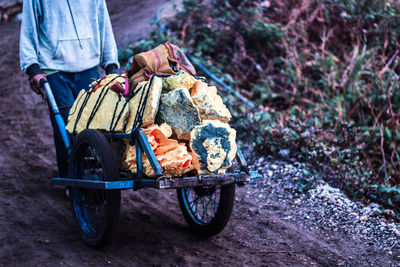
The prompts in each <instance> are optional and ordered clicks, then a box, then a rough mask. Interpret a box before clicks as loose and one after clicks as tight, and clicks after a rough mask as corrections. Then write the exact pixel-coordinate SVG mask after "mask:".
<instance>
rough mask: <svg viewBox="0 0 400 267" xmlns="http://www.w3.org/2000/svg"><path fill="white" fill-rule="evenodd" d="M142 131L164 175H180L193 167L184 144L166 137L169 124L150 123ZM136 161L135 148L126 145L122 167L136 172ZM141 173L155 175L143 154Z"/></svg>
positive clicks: (169, 134) (170, 130)
mask: <svg viewBox="0 0 400 267" xmlns="http://www.w3.org/2000/svg"><path fill="white" fill-rule="evenodd" d="M143 132H144V134H145V135H146V137H147V139H148V141H149V143H150V146H151V149H152V150H153V152H154V155H155V156H156V158H157V160H158V162H159V163H160V165H161V168H162V170H163V174H164V175H165V176H181V175H183V174H185V173H186V172H188V171H190V170H192V169H193V166H192V164H191V162H192V156H191V155H190V154H189V153H188V151H187V148H186V146H185V144H183V143H178V141H176V140H173V139H169V138H168V137H170V136H171V135H172V129H171V127H170V126H169V125H167V124H165V123H164V124H162V125H160V126H158V125H152V126H150V127H148V128H146V129H143ZM136 163H137V162H136V148H135V147H134V146H129V145H128V147H127V149H126V151H125V155H124V159H123V166H122V167H123V168H124V169H127V170H129V171H131V172H137V166H136ZM143 173H144V174H145V175H147V176H150V177H154V176H155V173H154V171H153V168H152V167H151V164H150V161H149V160H148V158H147V157H146V155H143Z"/></svg>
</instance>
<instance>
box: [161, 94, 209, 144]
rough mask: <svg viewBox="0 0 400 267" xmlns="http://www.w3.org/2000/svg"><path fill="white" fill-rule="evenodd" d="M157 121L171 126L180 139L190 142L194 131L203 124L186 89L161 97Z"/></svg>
mask: <svg viewBox="0 0 400 267" xmlns="http://www.w3.org/2000/svg"><path fill="white" fill-rule="evenodd" d="M157 120H158V122H165V123H166V124H168V125H169V126H171V128H172V129H173V130H174V131H175V133H176V135H177V137H178V139H183V140H190V132H191V131H192V129H193V128H194V127H195V126H197V125H200V124H201V121H200V116H199V111H198V110H197V107H196V106H195V105H194V103H193V101H192V99H191V98H190V94H189V90H188V89H186V88H180V89H176V90H172V91H171V92H169V93H166V94H162V95H161V101H160V107H159V112H158V119H157Z"/></svg>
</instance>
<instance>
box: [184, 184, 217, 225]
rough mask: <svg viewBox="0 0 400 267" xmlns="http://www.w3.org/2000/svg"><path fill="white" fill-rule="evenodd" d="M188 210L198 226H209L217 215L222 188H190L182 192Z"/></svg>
mask: <svg viewBox="0 0 400 267" xmlns="http://www.w3.org/2000/svg"><path fill="white" fill-rule="evenodd" d="M181 193H182V197H183V202H184V205H185V206H186V210H187V211H188V213H189V215H190V216H191V218H192V220H193V221H194V222H195V223H197V224H198V225H207V224H209V223H211V222H212V220H213V219H214V217H215V216H216V214H217V211H218V207H219V201H220V195H221V186H212V187H190V188H184V189H182V191H181Z"/></svg>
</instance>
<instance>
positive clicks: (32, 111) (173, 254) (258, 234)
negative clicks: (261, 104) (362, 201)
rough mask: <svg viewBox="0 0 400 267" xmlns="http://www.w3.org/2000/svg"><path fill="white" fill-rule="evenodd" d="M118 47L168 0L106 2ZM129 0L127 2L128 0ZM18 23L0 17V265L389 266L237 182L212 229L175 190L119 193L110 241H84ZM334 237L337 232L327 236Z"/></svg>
mask: <svg viewBox="0 0 400 267" xmlns="http://www.w3.org/2000/svg"><path fill="white" fill-rule="evenodd" d="M109 2H110V3H109V10H110V14H111V18H112V23H113V27H114V30H115V36H116V39H117V42H118V45H119V47H121V46H122V45H125V44H127V43H128V42H129V41H132V40H136V39H138V38H140V37H143V36H145V35H146V30H147V29H149V26H148V25H149V22H150V21H151V20H152V19H153V15H154V14H155V11H156V10H157V8H158V7H159V6H160V5H162V4H164V3H165V1H135V4H132V3H133V2H128V1H109ZM128 3H129V4H128ZM18 41H19V22H11V23H8V24H0V51H1V56H0V133H1V135H0V229H1V231H0V265H4V266H40V265H45V266H54V265H73V266H76V265H78V266H81V265H95V266H102V265H138V266H139V265H221V264H223V265H234V266H237V265H255V266H260V265H267V266H281V265H291V266H292V265H295V266H297V265H312V264H315V265H320V266H327V265H330V266H332V265H343V264H346V265H347V264H354V263H364V264H372V263H375V264H379V265H390V264H392V263H393V262H392V260H391V259H390V258H389V257H388V256H387V255H385V254H383V253H375V252H374V251H367V248H365V246H364V245H363V244H358V243H356V242H355V241H353V239H351V238H350V237H348V236H342V235H339V234H336V235H335V234H330V237H329V238H327V237H326V234H327V233H325V232H322V234H321V230H320V229H316V230H315V231H314V230H313V231H312V230H305V229H302V228H301V227H300V226H299V225H297V224H295V223H290V222H287V221H284V220H282V218H283V216H284V214H285V212H286V211H287V209H290V207H287V206H285V205H283V204H281V203H279V201H276V202H275V203H273V204H272V205H271V203H270V202H268V204H266V203H264V204H265V205H264V204H263V203H262V202H261V203H260V202H257V204H256V203H255V202H254V201H253V200H254V198H255V197H256V196H254V195H252V194H251V193H250V194H248V193H247V190H246V189H243V188H242V189H238V190H237V201H236V206H235V208H234V212H233V215H232V218H231V221H230V223H229V225H228V226H227V228H226V229H225V230H224V231H223V232H222V233H221V234H219V235H218V236H215V237H213V238H211V239H207V240H202V239H198V238H197V237H195V236H193V235H192V234H191V233H190V232H189V230H188V228H187V226H186V224H185V222H184V219H183V217H182V215H181V213H180V210H179V208H178V202H177V198H176V195H175V192H174V191H163V192H161V191H156V190H141V191H137V192H133V191H126V192H124V193H123V198H122V209H121V216H120V222H119V225H118V229H117V232H116V234H115V237H114V242H113V243H112V245H111V246H110V247H108V248H106V249H103V250H93V249H91V248H88V247H86V246H85V245H84V244H83V243H82V242H81V241H80V239H79V235H78V232H77V231H76V230H75V229H74V228H73V221H72V220H73V218H72V214H71V211H70V207H69V202H68V201H66V199H65V197H64V195H63V191H62V189H60V188H56V187H52V186H51V185H50V183H49V181H48V178H49V177H54V176H55V175H56V167H55V166H56V165H55V161H54V153H55V152H54V148H53V144H52V132H51V126H50V122H49V119H48V110H47V106H46V105H45V103H44V102H43V101H42V100H41V99H40V97H38V96H37V95H35V94H33V93H32V92H31V91H30V90H29V88H28V84H27V82H26V77H25V74H23V73H22V72H21V71H19V63H18V62H19V60H18ZM332 240H334V241H332Z"/></svg>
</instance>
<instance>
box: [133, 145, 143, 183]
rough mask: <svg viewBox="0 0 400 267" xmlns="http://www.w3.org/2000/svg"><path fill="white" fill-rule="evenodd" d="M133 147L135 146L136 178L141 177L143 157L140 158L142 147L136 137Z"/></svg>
mask: <svg viewBox="0 0 400 267" xmlns="http://www.w3.org/2000/svg"><path fill="white" fill-rule="evenodd" d="M135 148H136V168H137V178H139V179H142V178H143V159H142V149H141V148H140V145H139V140H138V138H136V139H135Z"/></svg>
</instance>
